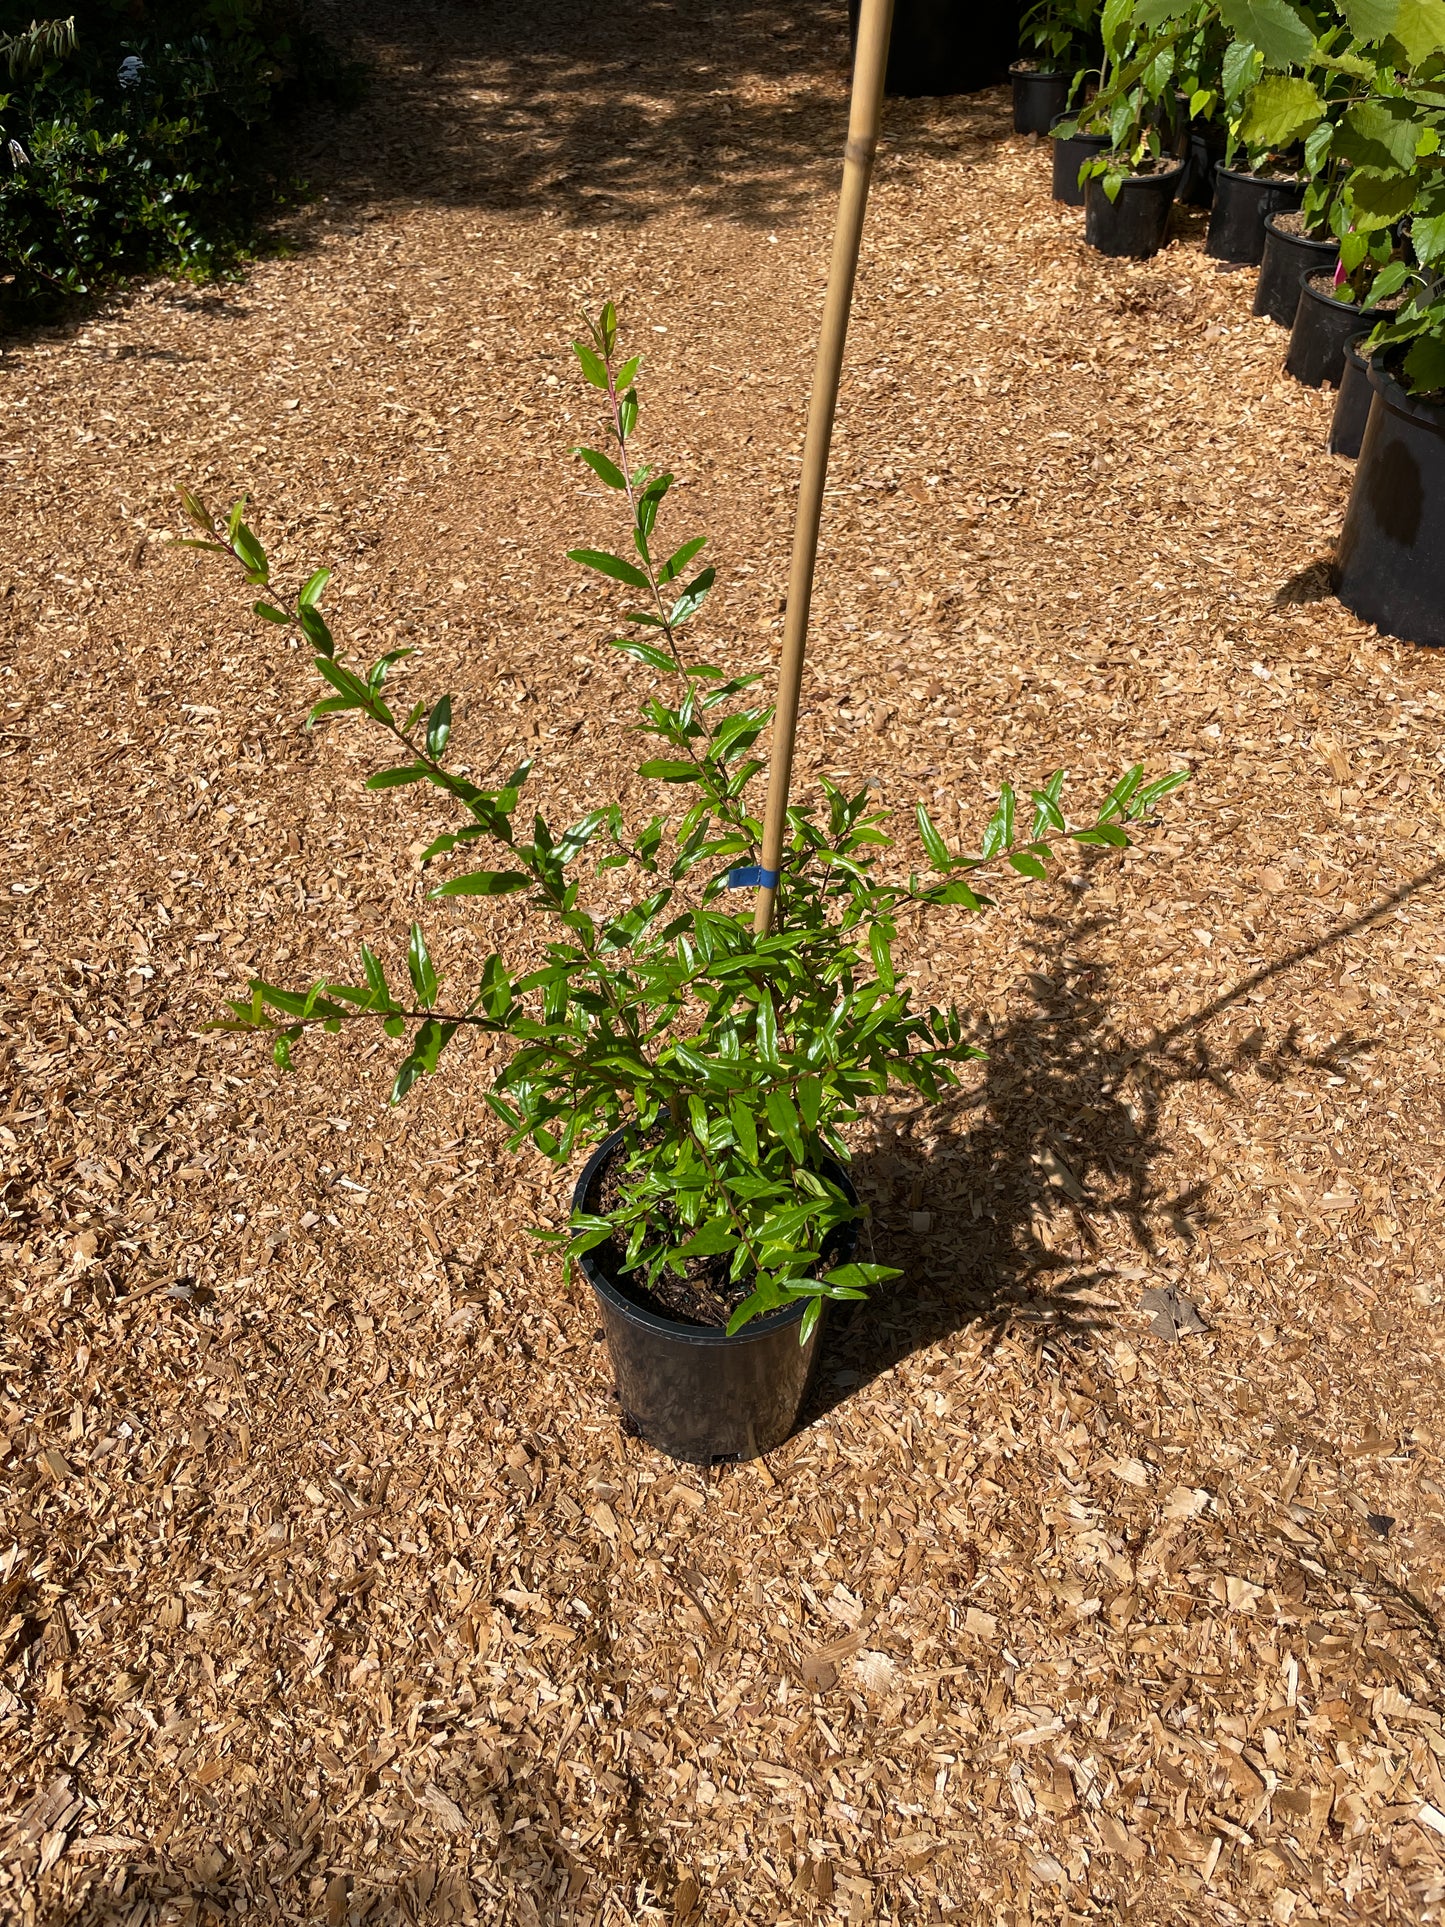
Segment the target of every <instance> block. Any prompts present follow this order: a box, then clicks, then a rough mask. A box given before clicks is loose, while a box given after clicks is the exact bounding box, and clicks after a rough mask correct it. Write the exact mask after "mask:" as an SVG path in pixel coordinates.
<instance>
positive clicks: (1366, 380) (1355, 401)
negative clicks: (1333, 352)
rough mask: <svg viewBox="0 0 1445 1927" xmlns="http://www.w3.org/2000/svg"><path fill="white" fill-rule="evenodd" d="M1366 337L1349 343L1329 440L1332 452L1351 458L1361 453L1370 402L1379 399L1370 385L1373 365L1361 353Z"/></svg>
mask: <svg viewBox="0 0 1445 1927" xmlns="http://www.w3.org/2000/svg"><path fill="white" fill-rule="evenodd" d="M1364 339H1365V337H1364V336H1363V335H1356V336H1354V338H1353V339H1352V340H1350V341H1347V342H1346V343H1345V372H1344V373H1343V374H1342V375H1341V376H1340V386H1339V392H1338V393H1337V394H1336V396H1335V412H1334V414H1333V416H1332V417H1331V419H1330V439H1329V441H1328V442H1327V443H1326V447H1327V448H1328V449H1329V452H1330V453H1331V455H1348V456H1349V458H1350V460H1351V461H1353V460H1354V459H1355V457H1356V456H1357V455H1358V454H1359V452H1360V444H1361V442H1363V441H1364V439H1365V423H1366V422H1367V421H1368V420H1369V419H1370V404H1371V402H1373V401H1374V399H1375V391H1374V389H1373V388H1372V387H1371V386H1370V364H1369V363H1368V362H1367V361H1366V360H1365V357H1364V356H1363V355H1362V354H1361V353H1360V343H1361V342H1362V341H1363V340H1364Z"/></svg>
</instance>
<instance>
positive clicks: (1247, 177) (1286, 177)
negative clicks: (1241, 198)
mask: <svg viewBox="0 0 1445 1927" xmlns="http://www.w3.org/2000/svg"><path fill="white" fill-rule="evenodd" d="M1214 171H1215V173H1216V174H1224V175H1226V176H1227V177H1228V178H1229V179H1230V180H1231V181H1257V182H1258V183H1259V185H1260V186H1261V187H1297V188H1299V189H1300V190H1301V191H1303V189H1304V184H1305V183H1304V176H1303V175H1302V174H1251V173H1250V171H1249V169H1248V168H1247V167H1226V166H1225V165H1224V162H1223V161H1220V162H1219V163H1218V164H1217V166H1216V167H1215V170H1214Z"/></svg>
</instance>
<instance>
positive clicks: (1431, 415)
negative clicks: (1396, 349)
mask: <svg viewBox="0 0 1445 1927" xmlns="http://www.w3.org/2000/svg"><path fill="white" fill-rule="evenodd" d="M1365 373H1366V374H1367V375H1368V376H1369V378H1370V386H1371V387H1372V388H1374V389H1376V390H1378V392H1379V396H1380V400H1381V401H1382V402H1383V403H1384V404H1385V406H1386V408H1388V409H1390V410H1391V411H1392V412H1393V413H1394V414H1396V415H1403V416H1404V417H1405V418H1406V420H1407V421H1415V422H1419V423H1420V425H1421V427H1422V428H1429V429H1433V430H1434V431H1435V433H1436V434H1440V433H1442V432H1445V402H1439V401H1426V400H1425V398H1424V396H1423V395H1411V394H1407V393H1406V391H1405V390H1404V389H1403V388H1402V387H1401V386H1400V384H1399V382H1397V381H1396V380H1395V377H1394V376H1393V375H1392V374H1390V373H1389V372H1388V370H1386V369H1385V368H1384V367H1382V366H1381V364H1380V363H1379V362H1378V361H1368V362H1366V364H1365Z"/></svg>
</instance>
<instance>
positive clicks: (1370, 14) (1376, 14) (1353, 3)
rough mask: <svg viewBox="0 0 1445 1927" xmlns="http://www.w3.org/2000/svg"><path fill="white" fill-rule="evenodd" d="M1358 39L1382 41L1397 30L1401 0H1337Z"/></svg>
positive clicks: (1351, 30)
mask: <svg viewBox="0 0 1445 1927" xmlns="http://www.w3.org/2000/svg"><path fill="white" fill-rule="evenodd" d="M1336 3H1337V5H1338V6H1339V10H1340V12H1341V13H1342V14H1343V15H1344V17H1345V21H1346V23H1347V25H1348V26H1349V29H1350V32H1351V33H1352V34H1353V35H1354V36H1355V38H1356V39H1357V40H1368V41H1376V42H1378V41H1381V40H1384V39H1385V38H1386V37H1387V35H1389V34H1392V33H1393V32H1394V31H1395V20H1396V17H1397V16H1398V14H1399V11H1400V0H1336Z"/></svg>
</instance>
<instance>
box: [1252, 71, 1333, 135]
mask: <svg viewBox="0 0 1445 1927" xmlns="http://www.w3.org/2000/svg"><path fill="white" fill-rule="evenodd" d="M1324 114H1325V103H1324V101H1323V100H1322V99H1321V98H1320V96H1319V94H1318V93H1317V92H1316V90H1315V89H1314V88H1313V87H1312V86H1311V85H1310V83H1309V81H1307V80H1304V79H1302V78H1301V77H1300V76H1299V75H1298V74H1266V75H1265V76H1264V78H1263V79H1262V80H1261V81H1260V83H1259V85H1258V86H1257V87H1256V88H1255V89H1254V90H1253V92H1252V93H1251V94H1250V96H1249V105H1248V106H1247V107H1246V109H1245V111H1244V118H1243V119H1242V120H1241V122H1240V124H1239V138H1240V139H1241V140H1242V141H1243V142H1244V144H1245V146H1246V147H1248V148H1251V149H1254V150H1258V149H1267V150H1274V149H1277V148H1282V147H1290V146H1292V145H1293V144H1294V142H1295V141H1299V140H1303V139H1304V137H1305V135H1306V134H1308V133H1309V132H1310V131H1311V130H1312V129H1313V128H1315V127H1317V126H1318V125H1319V123H1320V122H1321V120H1323V119H1324Z"/></svg>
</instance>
